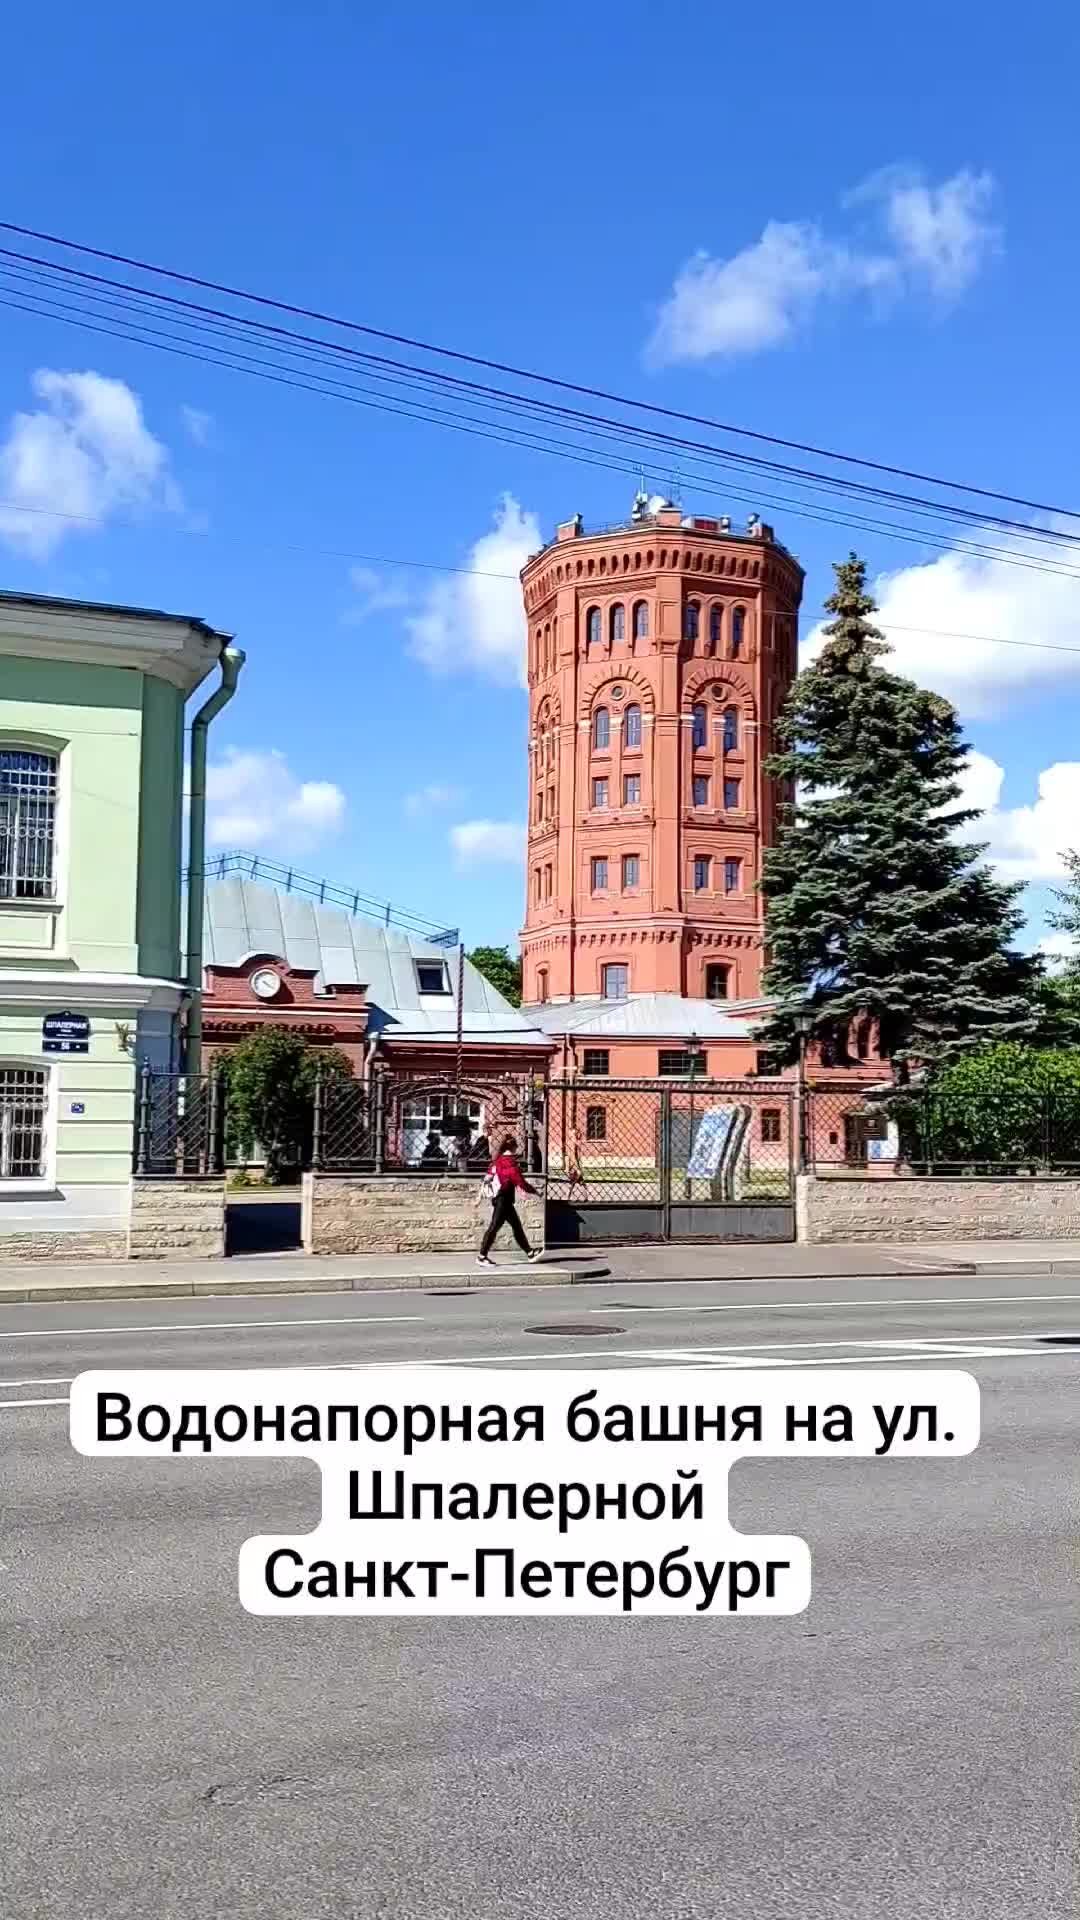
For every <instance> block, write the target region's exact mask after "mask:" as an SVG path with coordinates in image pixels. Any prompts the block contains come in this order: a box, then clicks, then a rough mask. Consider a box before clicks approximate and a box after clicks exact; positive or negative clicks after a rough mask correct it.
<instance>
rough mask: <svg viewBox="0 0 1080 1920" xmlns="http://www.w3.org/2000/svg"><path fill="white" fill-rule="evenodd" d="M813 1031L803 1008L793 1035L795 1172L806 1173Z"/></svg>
mask: <svg viewBox="0 0 1080 1920" xmlns="http://www.w3.org/2000/svg"><path fill="white" fill-rule="evenodd" d="M813 1031H814V1016H813V1014H812V1013H811V1012H810V1010H809V1008H807V1007H803V1008H801V1009H800V1011H799V1012H798V1013H797V1014H796V1015H795V1033H796V1036H797V1038H798V1043H799V1053H798V1060H797V1063H796V1068H795V1171H796V1173H805V1172H806V1162H807V1158H808V1155H807V1151H806V1049H807V1046H808V1044H809V1041H810V1035H811V1034H812V1033H813Z"/></svg>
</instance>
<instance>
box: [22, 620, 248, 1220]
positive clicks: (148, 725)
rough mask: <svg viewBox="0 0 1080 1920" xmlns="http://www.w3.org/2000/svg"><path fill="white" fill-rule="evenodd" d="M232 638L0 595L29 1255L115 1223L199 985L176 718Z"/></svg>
mask: <svg viewBox="0 0 1080 1920" xmlns="http://www.w3.org/2000/svg"><path fill="white" fill-rule="evenodd" d="M228 639H229V636H228V635H225V634H221V633H217V632H215V631H214V629H213V628H212V627H209V626H207V625H206V623H205V622H204V621H202V620H198V619H188V618H185V617H182V616H178V615H174V614H166V613H157V612H150V611H146V610H144V609H142V608H135V607H113V606H101V605H95V604H93V603H87V602H83V601H70V600H52V599H43V598H39V597H37V596H34V595H27V594H14V593H0V1236H10V1235H12V1234H15V1235H18V1236H20V1240H21V1239H22V1237H23V1236H27V1235H29V1236H32V1238H33V1241H34V1243H35V1244H34V1245H33V1247H31V1246H30V1245H29V1243H28V1244H27V1251H46V1250H48V1251H53V1250H55V1251H56V1252H57V1253H58V1254H61V1253H62V1252H63V1245H64V1243H63V1241H62V1240H61V1241H60V1242H59V1244H58V1245H57V1247H56V1248H55V1249H53V1247H52V1246H51V1244H50V1243H51V1242H52V1239H53V1236H56V1235H60V1236H63V1235H66V1234H69V1233H74V1234H82V1235H89V1234H93V1235H94V1236H95V1240H96V1241H100V1238H101V1236H102V1235H104V1234H109V1235H113V1234H122V1233H123V1232H124V1230H125V1229H126V1226H127V1220H128V1213H129V1204H130V1201H129V1196H130V1176H131V1160H132V1128H133V1117H134V1108H135V1088H136V1080H137V1076H138V1072H139V1069H140V1067H141V1066H142V1065H143V1064H144V1063H145V1064H148V1065H149V1066H150V1067H151V1068H153V1069H155V1070H172V1069H175V1068H176V1067H177V1066H178V1065H179V1059H178V1044H179V1035H180V1029H181V1015H182V1012H183V1009H184V1006H185V1002H186V991H187V989H186V980H187V979H188V978H190V977H194V978H195V979H196V980H197V979H198V978H199V975H198V973H197V972H196V973H194V975H192V972H191V964H190V956H184V958H183V959H182V954H181V944H182V943H181V855H182V840H183V823H184V707H185V702H186V700H187V698H188V696H189V695H190V694H191V693H192V692H193V691H194V689H195V688H196V687H197V686H198V685H199V684H200V682H201V681H203V680H204V679H205V678H206V676H207V675H208V674H209V673H210V672H211V671H212V670H213V669H214V667H215V666H217V664H218V663H219V661H221V662H222V664H223V680H224V679H226V678H229V666H228V663H229V662H232V663H235V662H236V659H237V656H236V655H235V653H233V651H232V650H231V649H229V650H228V661H226V649H227V643H228ZM241 657H242V656H241ZM231 679H232V681H233V682H234V681H235V671H232V674H231ZM225 697H227V695H225V696H219V697H218V699H217V700H216V701H214V702H213V703H212V704H213V705H214V707H215V709H216V707H217V706H219V705H221V704H223V701H224V698H225ZM203 738H205V730H204V728H203ZM194 784H195V783H194V782H193V786H194ZM201 785H202V783H201V782H200V783H199V789H200V790H199V793H198V805H199V806H201V804H202V794H201ZM201 824H202V823H201V818H200V819H199V820H198V822H195V821H193V823H192V826H193V832H192V842H193V845H194V844H195V843H196V841H197V843H198V845H199V847H200V850H201V846H202V832H201ZM38 1242H41V1245H40V1246H39V1245H38V1244H37V1243H38ZM69 1244H70V1245H71V1246H72V1248H75V1247H76V1246H77V1242H75V1241H73V1242H71V1243H69ZM87 1244H88V1247H89V1244H90V1243H89V1242H88V1243H87Z"/></svg>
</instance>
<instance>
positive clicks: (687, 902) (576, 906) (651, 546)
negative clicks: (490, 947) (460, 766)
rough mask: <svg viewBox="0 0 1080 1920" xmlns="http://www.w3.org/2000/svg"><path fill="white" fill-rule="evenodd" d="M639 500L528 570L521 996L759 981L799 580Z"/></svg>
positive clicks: (768, 533) (577, 530)
mask: <svg viewBox="0 0 1080 1920" xmlns="http://www.w3.org/2000/svg"><path fill="white" fill-rule="evenodd" d="M653 506H654V503H649V502H647V501H646V500H645V499H644V498H643V497H642V496H640V495H639V497H638V499H637V501H636V502H635V506H634V514H633V517H632V519H631V520H630V522H629V523H628V524H627V525H626V526H625V527H621V528H618V529H615V530H613V531H608V532H602V533H592V534H590V533H587V532H585V531H584V529H583V528H582V524H581V521H580V518H578V519H576V520H571V521H567V522H566V523H564V524H563V525H562V526H560V527H559V529H558V531H557V534H556V538H555V540H554V541H553V542H551V544H550V545H548V546H547V547H545V548H544V549H543V551H542V552H540V553H538V554H535V555H534V556H533V558H532V559H531V560H530V561H529V562H528V564H527V566H526V567H525V568H524V570H523V572H522V576H521V577H522V586H523V590H524V596H525V613H526V620H527V624H528V681H529V812H528V859H527V882H526V884H527V903H526V917H525V926H524V929H523V932H522V937H521V948H522V958H523V965H524V993H523V997H524V1000H525V1002H526V1003H527V1004H536V1003H537V1002H541V1003H542V1002H544V1001H566V1000H570V999H581V998H584V997H593V996H596V995H602V996H604V997H605V998H607V999H621V998H625V997H626V996H627V995H631V996H633V995H638V994H644V993H669V994H672V993H673V994H679V995H683V996H688V997H691V998H694V999H710V1000H725V999H727V1000H748V999H753V998H755V997H756V996H757V995H758V994H759V993H760V988H761V930H762V901H761V897H760V895H759V893H758V892H757V881H758V878H759V876H760V871H761V856H762V849H763V847H765V846H767V845H769V844H770V842H771V840H772V838H773V836H774V833H775V828H776V795H775V793H774V792H773V788H772V783H771V782H770V781H769V780H768V779H767V778H766V777H765V775H764V774H763V772H762V761H763V759H764V758H765V756H766V755H767V754H768V753H769V752H771V751H772V749H773V745H774V724H775V719H776V715H777V712H778V710H779V708H780V707H781V705H782V703H783V701H784V698H785V696H786V694H787V691H788V688H789V686H790V684H791V681H792V678H793V676H794V674H795V671H796V653H797V634H798V621H797V615H798V610H799V603H800V600H801V597H802V586H803V572H802V569H801V567H800V566H799V565H798V562H797V561H796V560H794V559H793V557H792V556H791V554H789V553H788V552H787V550H786V549H785V548H784V547H782V546H780V545H779V543H778V542H777V541H776V539H775V537H774V535H773V531H772V529H771V527H767V526H765V525H763V524H762V522H761V521H759V520H757V519H756V518H755V519H752V520H751V521H750V522H749V524H748V526H747V527H746V529H745V530H744V531H742V532H735V531H733V530H732V528H731V526H730V523H729V522H728V521H725V520H706V519H699V518H694V517H687V516H685V515H684V514H683V513H682V511H681V509H679V508H677V507H674V506H670V505H662V506H656V507H655V510H653Z"/></svg>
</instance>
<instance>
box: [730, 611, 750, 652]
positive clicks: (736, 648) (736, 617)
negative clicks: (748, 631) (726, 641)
mask: <svg viewBox="0 0 1080 1920" xmlns="http://www.w3.org/2000/svg"><path fill="white" fill-rule="evenodd" d="M745 627H746V608H745V607H736V609H735V611H734V613H733V614H732V616H731V657H732V659H733V660H741V658H742V649H743V631H744V629H745Z"/></svg>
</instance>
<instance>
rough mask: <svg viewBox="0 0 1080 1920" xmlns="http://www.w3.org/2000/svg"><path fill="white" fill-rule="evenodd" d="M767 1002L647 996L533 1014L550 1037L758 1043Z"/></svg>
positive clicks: (564, 1005)
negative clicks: (571, 1035)
mask: <svg viewBox="0 0 1080 1920" xmlns="http://www.w3.org/2000/svg"><path fill="white" fill-rule="evenodd" d="M768 1010H769V1009H768V1002H766V1001H762V1000H741V1001H740V1000H690V999H684V998H683V997H682V995H681V994H678V993H641V994H636V995H634V996H633V997H632V998H631V999H629V1000H600V999H596V1000H568V1001H563V1002H560V1001H548V1002H547V1003H546V1004H545V1005H543V1006H538V1007H529V1008H527V1010H526V1011H527V1013H528V1016H529V1018H530V1020H534V1021H535V1023H536V1025H537V1026H538V1027H542V1028H543V1029H544V1031H545V1033H549V1034H563V1033H573V1034H575V1035H578V1036H580V1035H588V1036H589V1037H590V1038H591V1037H592V1036H593V1035H594V1034H595V1035H596V1036H597V1037H607V1038H610V1039H627V1040H634V1039H658V1040H669V1039H670V1040H675V1039H678V1040H683V1039H687V1040H688V1039H689V1038H690V1037H691V1035H694V1034H696V1035H697V1038H698V1039H699V1040H752V1039H753V1038H754V1036H755V1033H756V1030H757V1028H758V1027H759V1026H760V1024H761V1022H762V1021H763V1020H764V1018H765V1017H766V1014H767V1013H768Z"/></svg>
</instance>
